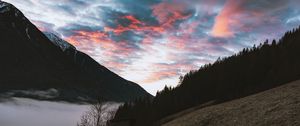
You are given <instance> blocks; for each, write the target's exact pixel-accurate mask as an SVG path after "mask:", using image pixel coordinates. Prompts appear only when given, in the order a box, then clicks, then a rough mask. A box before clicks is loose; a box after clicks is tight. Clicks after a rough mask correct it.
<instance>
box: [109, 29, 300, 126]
mask: <svg viewBox="0 0 300 126" xmlns="http://www.w3.org/2000/svg"><path fill="white" fill-rule="evenodd" d="M299 54H300V27H299V28H296V29H293V30H291V31H288V32H286V33H285V34H284V36H283V37H282V38H281V39H279V40H272V41H269V40H265V41H264V42H262V43H261V44H259V45H253V47H251V48H244V49H243V50H241V51H240V52H238V53H236V54H234V55H232V56H229V57H223V58H219V59H218V60H216V61H215V62H214V63H212V64H206V65H204V66H202V67H200V69H198V70H194V71H190V72H189V73H187V74H186V75H185V76H183V77H181V78H180V82H179V84H178V86H176V87H165V88H164V89H163V90H162V91H160V92H158V93H157V95H156V96H155V98H154V99H153V100H151V99H142V100H137V101H136V102H135V103H128V104H124V106H123V107H120V108H119V110H118V112H117V114H116V116H115V119H114V120H122V119H126V118H130V119H133V120H136V124H135V125H136V126H138V125H148V126H151V125H155V124H156V123H157V122H159V120H161V119H163V118H165V117H167V116H170V115H173V114H175V113H178V112H180V111H183V110H186V109H188V108H193V107H195V106H198V105H201V104H204V103H207V102H211V101H214V102H215V103H223V102H226V101H230V100H233V99H238V98H241V97H245V96H249V95H252V94H256V93H259V92H262V91H265V90H268V89H271V88H274V87H277V86H280V85H283V84H286V83H288V82H291V81H295V80H299V79H300V65H299V64H300V58H299ZM145 113H147V114H145ZM145 116H146V117H145Z"/></svg>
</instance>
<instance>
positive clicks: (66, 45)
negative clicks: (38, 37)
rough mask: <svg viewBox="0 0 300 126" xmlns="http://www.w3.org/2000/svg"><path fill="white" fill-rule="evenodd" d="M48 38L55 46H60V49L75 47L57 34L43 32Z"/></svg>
mask: <svg viewBox="0 0 300 126" xmlns="http://www.w3.org/2000/svg"><path fill="white" fill-rule="evenodd" d="M44 34H45V35H46V36H47V37H48V39H49V40H50V41H51V42H52V43H53V44H55V45H56V46H58V47H60V49H61V50H62V51H66V50H67V49H69V48H73V49H75V47H74V46H73V45H71V44H70V43H68V42H67V41H65V40H63V39H61V38H60V37H58V36H57V35H55V34H53V33H47V32H45V33H44Z"/></svg>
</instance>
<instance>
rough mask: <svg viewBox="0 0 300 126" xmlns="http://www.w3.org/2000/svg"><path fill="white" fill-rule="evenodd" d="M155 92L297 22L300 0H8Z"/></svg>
mask: <svg viewBox="0 0 300 126" xmlns="http://www.w3.org/2000/svg"><path fill="white" fill-rule="evenodd" d="M4 1H6V2H10V3H12V4H14V5H15V6H16V7H17V8H19V9H20V10H21V11H22V12H23V13H24V14H25V16H26V17H27V18H29V19H30V21H31V22H32V23H33V24H35V25H36V26H37V27H38V28H39V29H40V30H41V31H44V32H52V33H54V34H56V35H58V36H60V37H61V38H63V39H65V40H67V41H68V42H69V43H71V44H73V45H74V46H75V47H76V48H77V49H78V50H81V51H83V52H85V53H87V54H88V55H90V56H91V57H92V58H94V59H95V60H96V61H97V62H99V63H100V64H102V65H104V66H106V67H107V68H109V69H110V70H111V71H113V72H115V73H117V74H119V75H120V76H122V77H123V78H125V79H127V80H130V81H133V82H136V83H138V84H140V85H141V86H142V87H143V88H145V89H146V90H147V91H148V92H150V93H151V94H154V95H155V93H156V91H157V90H161V89H162V88H163V87H164V86H165V85H169V86H176V85H177V84H178V78H179V76H182V75H185V74H186V73H187V72H189V71H190V70H196V69H199V67H200V66H202V65H204V64H207V63H213V62H214V61H215V60H216V59H218V57H225V56H230V55H232V54H234V53H237V52H238V51H239V50H241V49H242V48H245V47H252V46H253V45H254V44H259V43H261V42H263V41H264V40H266V39H278V38H279V37H280V36H282V35H283V33H284V32H286V31H287V30H291V29H292V28H295V27H298V26H299V25H300V8H299V7H298V6H299V4H300V0H22V1H20V0H4Z"/></svg>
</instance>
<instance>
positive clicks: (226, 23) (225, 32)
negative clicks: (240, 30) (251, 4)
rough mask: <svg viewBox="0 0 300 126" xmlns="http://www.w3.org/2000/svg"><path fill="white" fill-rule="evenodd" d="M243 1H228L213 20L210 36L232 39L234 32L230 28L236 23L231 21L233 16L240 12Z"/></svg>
mask: <svg viewBox="0 0 300 126" xmlns="http://www.w3.org/2000/svg"><path fill="white" fill-rule="evenodd" d="M244 1H245V0H228V1H226V3H225V5H224V7H223V9H222V10H221V12H220V13H219V15H218V16H217V17H216V19H215V24H214V26H213V29H212V35H213V36H215V37H232V36H234V32H233V31H232V29H231V28H230V26H233V25H238V23H239V22H238V21H236V20H234V19H232V18H233V16H234V15H235V14H237V13H239V12H240V11H242V8H241V4H242V3H243V2H244Z"/></svg>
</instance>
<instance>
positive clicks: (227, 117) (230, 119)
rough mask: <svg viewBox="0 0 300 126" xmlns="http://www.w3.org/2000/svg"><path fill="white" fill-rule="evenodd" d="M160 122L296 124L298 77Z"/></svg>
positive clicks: (299, 115) (179, 125) (299, 116)
mask: <svg viewBox="0 0 300 126" xmlns="http://www.w3.org/2000/svg"><path fill="white" fill-rule="evenodd" d="M163 126H300V80H298V81H294V82H291V83H288V84H285V85H283V86H280V87H277V88H274V89H271V90H267V91H264V92H261V93H258V94H254V95H251V96H248V97H244V98H241V99H236V100H233V101H229V102H226V103H222V104H218V105H212V106H209V107H205V108H202V109H198V110H195V111H193V112H190V113H184V114H183V115H181V116H180V117H178V114H177V118H176V119H174V120H172V121H170V122H168V123H166V124H164V125H163Z"/></svg>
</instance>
